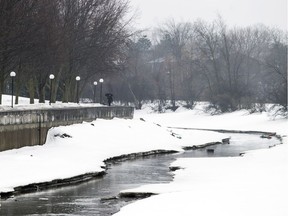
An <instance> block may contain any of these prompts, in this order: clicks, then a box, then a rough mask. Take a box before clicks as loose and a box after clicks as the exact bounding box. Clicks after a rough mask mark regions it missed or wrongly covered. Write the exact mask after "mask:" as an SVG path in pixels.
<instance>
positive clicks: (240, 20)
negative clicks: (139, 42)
mask: <svg viewBox="0 0 288 216" xmlns="http://www.w3.org/2000/svg"><path fill="white" fill-rule="evenodd" d="M130 4H131V5H132V8H133V9H134V10H135V9H138V12H139V13H138V20H137V21H136V24H137V26H138V27H140V28H147V27H155V26H157V25H158V24H160V23H162V22H164V21H165V20H166V19H169V18H174V19H175V20H176V21H191V22H193V21H194V20H196V19H197V18H201V19H203V20H206V21H212V20H214V19H215V18H217V16H218V14H219V15H221V16H222V18H223V19H224V20H225V21H226V23H227V24H228V25H229V26H235V25H236V26H248V25H254V24H258V23H263V24H265V25H268V26H270V27H277V28H280V29H282V30H287V0H130Z"/></svg>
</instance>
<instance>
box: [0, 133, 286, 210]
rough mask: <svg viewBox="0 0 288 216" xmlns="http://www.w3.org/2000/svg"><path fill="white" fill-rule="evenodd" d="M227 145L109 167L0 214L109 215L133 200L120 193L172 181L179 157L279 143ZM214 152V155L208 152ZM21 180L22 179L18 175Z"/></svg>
mask: <svg viewBox="0 0 288 216" xmlns="http://www.w3.org/2000/svg"><path fill="white" fill-rule="evenodd" d="M226 135H227V137H231V140H230V144H219V145H215V146H209V147H206V148H203V149H197V150H191V151H186V152H184V153H181V154H171V155H154V156H149V157H145V158H138V159H134V160H129V161H125V162H121V163H117V164H114V165H112V166H111V167H109V169H108V170H107V175H105V176H104V177H103V178H99V179H94V180H92V181H89V182H85V183H82V184H79V185H76V186H67V187H63V188H59V189H51V190H47V191H44V192H37V193H31V194H24V195H19V196H16V197H13V198H9V199H7V200H2V201H0V202H1V207H0V215H5V216H17V215H72V216H74V215H99V216H106V215H111V214H113V213H115V212H117V211H119V209H120V208H121V207H122V206H124V205H127V204H129V203H130V202H133V201H135V200H132V199H129V198H123V199H117V195H118V194H119V192H120V191H121V190H125V189H130V188H135V187H138V186H140V185H144V184H153V183H168V182H171V181H172V180H173V173H171V172H170V171H169V165H170V163H171V162H173V161H175V160H176V159H177V158H182V157H233V156H239V154H240V153H242V152H244V151H248V150H255V149H263V148H269V147H270V146H274V145H275V144H280V141H279V140H277V139H276V138H274V137H272V138H271V139H262V138H260V135H251V134H236V133H233V134H226ZM207 148H209V149H213V151H214V152H213V153H211V151H210V153H209V152H208V151H207ZM19 178H21V176H19Z"/></svg>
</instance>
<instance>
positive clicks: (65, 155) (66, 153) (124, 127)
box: [0, 119, 225, 192]
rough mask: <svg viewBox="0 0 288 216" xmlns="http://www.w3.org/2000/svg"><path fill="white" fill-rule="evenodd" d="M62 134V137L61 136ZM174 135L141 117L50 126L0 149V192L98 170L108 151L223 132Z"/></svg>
mask: <svg viewBox="0 0 288 216" xmlns="http://www.w3.org/2000/svg"><path fill="white" fill-rule="evenodd" d="M63 134H65V136H64V137H65V138H61V135H63ZM173 135H174V134H173ZM69 136H71V137H70V138H69ZM179 136H181V137H182V139H179V138H177V137H176V136H172V132H171V130H167V129H166V128H163V127H159V126H157V125H155V124H153V123H149V122H144V121H141V120H140V119H134V120H124V119H113V120H102V119H98V120H96V121H94V122H91V123H83V124H76V125H71V126H62V127H57V128H52V129H50V130H49V132H48V136H47V142H46V144H45V145H43V146H33V147H25V148H21V149H15V150H9V151H5V152H0V164H1V166H0V179H1V181H0V192H8V191H13V188H14V187H16V186H22V185H27V184H31V183H40V182H47V181H52V180H54V179H64V178H70V177H73V176H78V175H82V174H85V173H91V172H100V171H103V168H101V167H103V166H104V163H103V161H104V160H105V159H108V158H110V157H115V156H120V155H123V154H130V153H138V152H147V151H152V150H160V149H161V150H175V151H183V150H182V147H183V146H186V145H188V146H190V145H191V146H192V145H198V144H199V145H200V144H205V143H206V142H212V141H221V139H222V138H225V137H224V136H223V135H222V134H218V133H214V132H195V135H193V133H192V134H190V135H189V136H188V135H185V134H184V135H183V136H182V135H181V134H180V135H179ZM207 137H208V138H207Z"/></svg>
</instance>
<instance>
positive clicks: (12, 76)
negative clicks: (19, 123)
mask: <svg viewBox="0 0 288 216" xmlns="http://www.w3.org/2000/svg"><path fill="white" fill-rule="evenodd" d="M15 76H16V73H15V72H14V71H12V72H11V73H10V77H11V82H12V83H11V84H12V92H11V96H12V100H11V107H12V108H13V95H14V77H15Z"/></svg>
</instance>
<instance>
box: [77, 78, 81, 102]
mask: <svg viewBox="0 0 288 216" xmlns="http://www.w3.org/2000/svg"><path fill="white" fill-rule="evenodd" d="M79 81H80V76H76V91H77V92H76V93H77V96H76V100H77V103H78V104H79Z"/></svg>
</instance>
